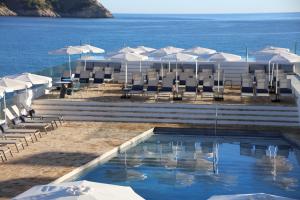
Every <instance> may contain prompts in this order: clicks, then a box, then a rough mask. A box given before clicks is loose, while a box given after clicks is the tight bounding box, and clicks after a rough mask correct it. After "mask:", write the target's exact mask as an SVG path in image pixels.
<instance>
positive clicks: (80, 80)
mask: <svg viewBox="0 0 300 200" xmlns="http://www.w3.org/2000/svg"><path fill="white" fill-rule="evenodd" d="M89 81H90V79H89V78H80V79H79V82H80V83H89Z"/></svg>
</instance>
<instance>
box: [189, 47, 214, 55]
mask: <svg viewBox="0 0 300 200" xmlns="http://www.w3.org/2000/svg"><path fill="white" fill-rule="evenodd" d="M216 52H217V51H216V50H214V49H208V48H203V47H194V48H191V49H187V50H184V51H183V53H188V54H191V55H196V56H203V55H210V54H214V53H216Z"/></svg>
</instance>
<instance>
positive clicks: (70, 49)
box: [48, 46, 89, 78]
mask: <svg viewBox="0 0 300 200" xmlns="http://www.w3.org/2000/svg"><path fill="white" fill-rule="evenodd" d="M88 52H89V51H88V50H87V49H83V48H80V47H79V46H67V47H64V48H61V49H57V50H53V51H49V52H48V53H49V54H50V55H67V56H69V72H70V78H71V76H72V69H71V55H80V54H84V53H88Z"/></svg>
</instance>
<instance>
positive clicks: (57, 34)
mask: <svg viewBox="0 0 300 200" xmlns="http://www.w3.org/2000/svg"><path fill="white" fill-rule="evenodd" d="M296 41H298V42H299V41H300V13H290V14H245V15H240V14H234V15H126V14H119V15H118V14H116V15H115V18H114V19H49V18H30V17H28V18H15V17H1V18H0V60H1V62H0V69H1V71H0V76H2V75H7V74H14V73H18V72H24V71H32V72H34V71H38V70H40V69H43V68H45V67H50V66H53V65H57V64H61V63H62V62H65V61H67V60H66V58H65V57H57V56H49V55H48V54H47V52H48V51H50V50H53V49H57V48H60V47H63V46H66V45H78V44H80V42H82V43H92V44H93V45H96V46H99V47H102V48H104V49H106V50H108V51H113V50H116V49H118V48H120V47H122V46H124V45H129V46H135V45H146V46H152V47H155V48H160V47H163V46H166V45H174V46H178V47H183V48H189V47H193V46H196V45H197V46H204V47H209V48H213V49H217V50H219V51H228V52H232V53H236V54H240V55H242V56H244V55H245V51H246V50H245V49H246V47H248V48H249V50H250V51H255V50H258V49H260V48H262V47H264V46H266V45H275V46H281V47H288V48H292V49H294V46H295V42H296ZM298 49H299V48H298Z"/></svg>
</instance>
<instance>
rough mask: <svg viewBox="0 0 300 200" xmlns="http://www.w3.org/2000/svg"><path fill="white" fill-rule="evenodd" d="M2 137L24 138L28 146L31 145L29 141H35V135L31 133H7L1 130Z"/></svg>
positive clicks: (0, 135)
mask: <svg viewBox="0 0 300 200" xmlns="http://www.w3.org/2000/svg"><path fill="white" fill-rule="evenodd" d="M0 137H2V138H4V139H17V140H18V139H23V140H24V141H25V143H26V145H27V146H29V144H28V141H31V142H32V143H34V140H33V137H32V136H31V135H29V134H18V133H11V134H6V133H4V132H2V131H1V130H0Z"/></svg>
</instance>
